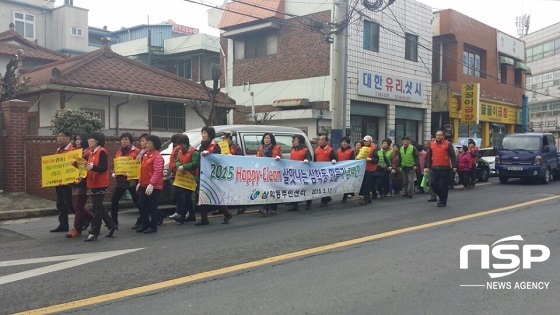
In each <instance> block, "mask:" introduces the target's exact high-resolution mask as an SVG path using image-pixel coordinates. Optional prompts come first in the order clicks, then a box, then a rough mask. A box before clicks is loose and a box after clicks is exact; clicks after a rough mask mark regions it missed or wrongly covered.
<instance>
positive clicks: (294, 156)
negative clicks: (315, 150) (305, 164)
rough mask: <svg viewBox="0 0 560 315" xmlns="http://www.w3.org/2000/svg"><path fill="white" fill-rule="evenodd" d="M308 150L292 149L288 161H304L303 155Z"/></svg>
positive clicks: (305, 148)
mask: <svg viewBox="0 0 560 315" xmlns="http://www.w3.org/2000/svg"><path fill="white" fill-rule="evenodd" d="M307 150H309V149H308V148H307V147H303V148H301V149H294V148H292V152H291V153H290V160H295V161H303V160H305V154H306V153H307Z"/></svg>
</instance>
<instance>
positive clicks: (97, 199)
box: [90, 194, 114, 235]
mask: <svg viewBox="0 0 560 315" xmlns="http://www.w3.org/2000/svg"><path fill="white" fill-rule="evenodd" d="M104 198H105V194H95V195H90V199H91V212H92V213H93V220H92V221H91V231H90V234H93V235H99V232H100V231H101V222H105V223H107V227H108V228H109V229H112V228H113V227H114V223H113V220H112V219H111V216H110V215H109V212H108V211H107V210H105V207H104V206H103V199H104Z"/></svg>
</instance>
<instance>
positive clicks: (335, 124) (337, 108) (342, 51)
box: [330, 0, 348, 148]
mask: <svg viewBox="0 0 560 315" xmlns="http://www.w3.org/2000/svg"><path fill="white" fill-rule="evenodd" d="M334 17H335V25H336V27H337V29H336V32H335V33H334V46H333V57H332V67H331V77H332V91H331V100H330V107H331V112H332V125H331V146H333V147H336V148H338V147H339V146H340V141H341V140H342V132H343V130H342V128H343V125H344V121H345V120H346V113H345V112H344V111H343V109H344V108H346V106H344V105H343V103H344V100H345V99H346V97H345V93H346V91H345V88H344V87H345V81H346V76H347V74H346V69H345V64H346V63H345V59H346V49H347V47H346V45H347V42H346V29H347V25H346V24H347V23H345V22H346V19H347V17H348V0H336V1H335V4H334Z"/></svg>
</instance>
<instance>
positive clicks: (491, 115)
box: [480, 102, 521, 125]
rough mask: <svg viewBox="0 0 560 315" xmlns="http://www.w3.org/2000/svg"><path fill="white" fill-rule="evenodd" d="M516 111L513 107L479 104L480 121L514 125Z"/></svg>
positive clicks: (515, 122)
mask: <svg viewBox="0 0 560 315" xmlns="http://www.w3.org/2000/svg"><path fill="white" fill-rule="evenodd" d="M517 110H518V109H517V108H515V107H513V106H507V105H498V104H493V103H487V102H484V103H481V104H480V120H482V121H491V122H497V123H502V124H511V125H515V124H517ZM519 111H521V109H519Z"/></svg>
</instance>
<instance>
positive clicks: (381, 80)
mask: <svg viewBox="0 0 560 315" xmlns="http://www.w3.org/2000/svg"><path fill="white" fill-rule="evenodd" d="M358 95H363V96H371V97H379V98H386V99H391V100H398V101H405V102H412V103H423V101H424V94H423V89H422V82H421V81H418V80H412V79H408V78H401V77H397V76H394V75H388V74H384V73H380V72H372V71H366V70H360V71H359V72H358Z"/></svg>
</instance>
